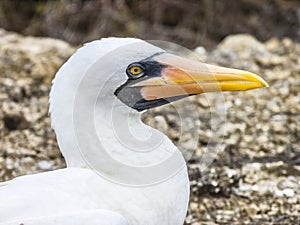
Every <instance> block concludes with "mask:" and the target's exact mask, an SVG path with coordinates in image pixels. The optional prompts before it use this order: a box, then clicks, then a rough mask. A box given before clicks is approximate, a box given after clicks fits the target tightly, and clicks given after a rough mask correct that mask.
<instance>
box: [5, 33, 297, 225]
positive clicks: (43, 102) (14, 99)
mask: <svg viewBox="0 0 300 225" xmlns="http://www.w3.org/2000/svg"><path fill="white" fill-rule="evenodd" d="M74 50H75V48H74V47H72V46H70V45H68V44H67V43H65V42H62V41H59V40H53V39H46V38H43V39H42V38H33V37H24V36H21V35H18V34H15V33H10V32H6V31H4V30H0V71H1V76H0V104H1V109H0V181H4V180H8V179H11V178H13V177H16V176H19V175H22V174H29V173H36V172H40V171H47V170H53V169H57V168H62V167H64V166H65V163H64V160H63V158H62V156H61V155H60V152H59V150H58V146H57V144H56V140H55V135H54V133H53V131H52V130H51V128H50V119H49V116H48V94H49V90H50V86H51V79H52V78H53V76H54V74H55V72H56V70H57V69H58V68H59V67H60V65H61V64H62V63H63V62H64V61H65V60H66V59H67V58H68V57H69V56H70V55H71V54H72V53H73V52H74ZM195 52H197V53H198V57H199V58H200V59H201V60H202V61H205V62H209V63H214V64H219V65H223V66H230V67H235V68H241V69H246V70H250V71H252V72H255V73H257V74H260V75H261V76H263V77H264V78H265V80H267V82H268V83H269V85H270V88H267V89H259V90H253V91H248V92H240V93H224V94H222V95H220V94H210V95H202V96H197V97H190V98H189V99H185V100H183V101H179V102H177V103H175V104H173V105H169V106H164V107H160V108H156V109H153V110H151V111H149V112H147V114H144V115H143V119H144V121H145V122H146V123H148V124H150V125H152V126H154V127H157V128H158V129H160V130H162V131H163V132H165V133H166V134H167V135H168V136H169V137H170V138H171V139H172V140H173V141H174V142H175V143H176V145H178V146H179V148H180V149H181V150H182V151H183V153H184V155H185V156H186V158H188V159H189V173H190V179H191V202H190V208H189V212H188V215H187V218H186V224H193V225H199V224H299V223H300V94H299V93H300V92H299V91H300V44H298V43H294V42H292V41H291V40H290V39H283V40H281V41H280V40H277V39H270V40H268V41H267V42H265V43H260V42H258V41H257V40H256V39H255V38H253V37H252V36H249V35H235V36H229V37H227V38H226V39H225V40H224V41H223V42H221V43H220V44H219V45H218V46H216V48H215V50H213V51H211V52H206V51H205V49H204V48H202V47H199V48H197V49H196V50H195ZM224 113H226V115H225V114H224ZM220 118H222V119H220ZM194 149H196V150H194Z"/></svg>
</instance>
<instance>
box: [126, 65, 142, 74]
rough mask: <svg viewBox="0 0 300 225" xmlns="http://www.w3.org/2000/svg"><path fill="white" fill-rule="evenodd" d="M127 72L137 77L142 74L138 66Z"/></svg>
mask: <svg viewBox="0 0 300 225" xmlns="http://www.w3.org/2000/svg"><path fill="white" fill-rule="evenodd" d="M129 71H130V73H131V74H132V75H139V74H140V73H142V71H143V70H142V68H141V67H139V66H133V67H131V68H130V69H129Z"/></svg>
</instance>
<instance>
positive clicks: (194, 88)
mask: <svg viewBox="0 0 300 225" xmlns="http://www.w3.org/2000/svg"><path fill="white" fill-rule="evenodd" d="M153 59H154V60H156V61H157V62H158V63H160V64H161V65H162V68H163V69H162V71H161V76H158V77H152V78H149V79H146V80H142V81H140V82H137V83H135V84H133V85H132V87H141V94H142V96H143V98H144V99H145V100H155V99H161V98H169V97H174V96H184V95H195V94H201V93H205V92H219V91H246V90H250V89H255V88H262V87H268V84H267V83H266V81H264V80H263V79H262V78H261V77H259V76H258V75H256V74H254V73H251V72H247V71H243V70H238V69H231V68H225V67H219V66H213V65H208V64H205V63H200V62H198V61H193V60H189V59H186V58H182V57H179V56H175V55H172V54H168V53H164V54H161V55H158V56H156V57H154V58H153Z"/></svg>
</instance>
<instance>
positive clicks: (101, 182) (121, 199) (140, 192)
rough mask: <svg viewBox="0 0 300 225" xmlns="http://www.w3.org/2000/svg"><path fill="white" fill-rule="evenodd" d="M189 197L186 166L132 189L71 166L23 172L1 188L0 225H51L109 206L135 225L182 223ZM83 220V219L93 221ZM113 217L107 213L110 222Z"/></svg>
mask: <svg viewBox="0 0 300 225" xmlns="http://www.w3.org/2000/svg"><path fill="white" fill-rule="evenodd" d="M179 193H181V194H179ZM8 196H10V197H9V198H8ZM188 196H189V182H188V176H187V171H186V169H185V170H182V171H181V172H179V173H178V174H177V175H176V176H174V177H173V178H171V179H169V180H168V181H166V182H162V183H160V184H157V185H152V186H148V187H135V188H132V187H127V186H124V185H120V184H115V183H112V182H110V181H107V180H106V179H104V178H102V177H101V176H99V175H98V174H97V173H95V172H94V171H93V170H90V169H80V168H66V169H61V170H57V171H51V172H46V173H42V174H35V175H29V176H24V177H19V178H17V179H15V180H13V181H9V182H7V184H6V185H3V186H2V187H0V199H1V204H0V224H1V225H2V224H6V223H4V222H7V224H10V223H11V224H13V223H12V222H15V223H14V224H16V225H19V224H28V223H27V221H30V220H32V219H33V218H35V219H36V220H38V221H39V222H40V223H37V224H46V225H48V224H47V223H46V221H47V220H49V221H51V220H53V218H59V217H63V216H64V215H73V214H75V215H76V214H81V213H82V214H83V215H84V213H85V212H90V211H93V210H107V211H110V212H114V213H117V214H118V215H120V216H122V217H124V218H126V221H128V224H132V225H135V224H136V225H137V224H139V225H157V224H170V225H171V224H173V225H182V224H183V219H184V217H185V214H186V210H187V206H188ZM178 202H180V203H184V204H178ZM28 203H30V204H28ZM158 209H159V210H158ZM72 217H73V216H72ZM96 217H97V214H96ZM89 219H90V220H91V219H92V218H91V217H89ZM112 219H114V218H112ZM84 220H85V221H82V223H81V224H90V223H88V221H86V218H84ZM110 220H111V219H110V218H106V223H105V224H108V222H109V221H110ZM9 221H10V223H8V222H9ZM29 224H30V223H29ZM65 224H72V225H73V223H67V221H66V223H65ZM116 224H118V223H116Z"/></svg>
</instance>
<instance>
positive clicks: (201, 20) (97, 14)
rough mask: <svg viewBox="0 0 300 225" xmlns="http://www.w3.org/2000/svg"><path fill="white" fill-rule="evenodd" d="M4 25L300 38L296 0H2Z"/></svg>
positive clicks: (52, 31) (207, 40) (78, 31)
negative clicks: (247, 34)
mask: <svg viewBox="0 0 300 225" xmlns="http://www.w3.org/2000/svg"><path fill="white" fill-rule="evenodd" d="M0 27H2V28H4V29H7V30H12V31H16V32H19V33H22V34H26V35H35V36H48V37H54V38H60V39H63V40H66V41H68V42H69V43H71V44H75V45H77V44H80V43H83V42H87V41H90V40H94V39H98V38H101V37H107V36H122V37H123V36H135V37H139V38H142V39H160V40H167V41H174V42H177V43H180V44H181V45H184V46H186V47H190V48H194V47H196V46H198V45H203V46H205V47H212V46H214V45H215V44H216V43H218V42H220V41H221V40H222V39H223V38H224V37H226V36H227V35H229V34H236V33H249V34H253V35H255V37H256V38H258V39H259V40H261V41H265V40H267V39H269V38H271V37H279V38H282V37H290V38H291V39H293V40H295V41H299V40H300V1H298V0H224V1H223V0H186V1H181V0H161V1H156V0H145V1H139V0H26V1H19V0H1V1H0Z"/></svg>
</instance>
